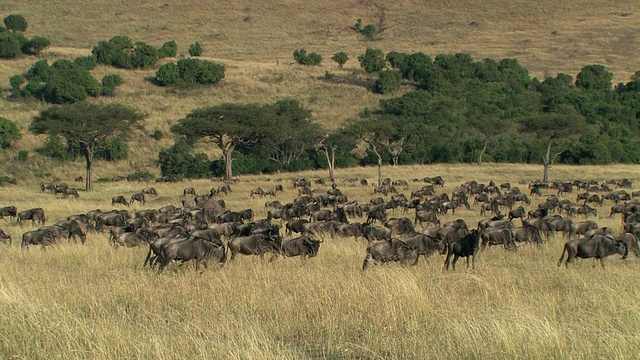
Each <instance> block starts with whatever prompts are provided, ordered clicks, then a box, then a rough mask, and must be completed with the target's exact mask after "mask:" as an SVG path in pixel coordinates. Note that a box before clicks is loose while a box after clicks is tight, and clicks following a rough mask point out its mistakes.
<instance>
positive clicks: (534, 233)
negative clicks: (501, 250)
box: [513, 223, 544, 245]
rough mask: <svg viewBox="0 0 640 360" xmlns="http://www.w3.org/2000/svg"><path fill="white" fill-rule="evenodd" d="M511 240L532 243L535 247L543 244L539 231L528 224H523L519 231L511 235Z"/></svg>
mask: <svg viewBox="0 0 640 360" xmlns="http://www.w3.org/2000/svg"><path fill="white" fill-rule="evenodd" d="M513 240H514V241H516V242H533V243H535V244H536V245H541V244H544V240H543V239H542V236H540V230H539V229H538V228H537V227H535V226H533V225H530V224H528V223H524V224H523V225H522V227H521V228H520V229H517V230H516V231H515V232H514V233H513Z"/></svg>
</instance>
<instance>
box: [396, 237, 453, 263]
mask: <svg viewBox="0 0 640 360" xmlns="http://www.w3.org/2000/svg"><path fill="white" fill-rule="evenodd" d="M400 240H402V241H403V242H404V243H405V244H407V245H409V247H411V248H412V249H413V250H415V251H416V262H417V261H418V259H419V258H420V255H423V256H424V260H425V261H427V258H428V257H429V256H431V254H433V253H435V252H439V253H440V254H444V252H445V250H446V246H445V242H444V241H443V240H441V239H436V238H434V237H432V236H429V235H425V234H416V235H414V236H412V237H408V238H402V239H400Z"/></svg>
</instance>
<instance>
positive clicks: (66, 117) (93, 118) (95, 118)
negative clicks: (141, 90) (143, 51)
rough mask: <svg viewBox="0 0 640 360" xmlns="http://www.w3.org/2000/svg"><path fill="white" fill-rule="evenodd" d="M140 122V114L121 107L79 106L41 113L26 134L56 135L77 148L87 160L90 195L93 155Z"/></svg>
mask: <svg viewBox="0 0 640 360" xmlns="http://www.w3.org/2000/svg"><path fill="white" fill-rule="evenodd" d="M143 118H144V115H143V114H141V113H139V112H137V111H136V110H134V109H131V108H129V107H126V106H124V105H120V104H108V105H102V104H92V103H87V102H79V103H75V104H71V105H66V106H52V107H50V108H47V109H45V110H42V111H41V112H40V114H39V115H37V116H36V117H34V118H33V120H32V122H31V125H30V126H29V131H31V132H32V133H34V134H49V135H59V136H62V137H64V138H65V139H66V140H67V143H77V144H79V145H80V149H81V151H82V153H83V155H84V157H85V160H86V170H87V173H86V178H85V181H86V189H87V191H90V190H91V189H92V188H93V182H92V169H93V162H94V155H95V153H96V151H99V150H100V149H101V148H103V147H105V146H107V144H109V142H108V141H107V140H109V139H112V138H116V137H119V136H125V135H127V134H130V133H131V131H132V130H134V129H136V128H138V127H139V122H140V120H142V119H143Z"/></svg>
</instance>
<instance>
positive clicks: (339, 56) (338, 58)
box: [331, 51, 349, 69]
mask: <svg viewBox="0 0 640 360" xmlns="http://www.w3.org/2000/svg"><path fill="white" fill-rule="evenodd" d="M331 60H333V61H335V62H337V63H338V67H339V68H340V69H342V68H343V67H344V64H345V63H346V62H347V61H349V55H347V53H345V52H344V51H340V52H337V53H335V54H333V56H332V57H331Z"/></svg>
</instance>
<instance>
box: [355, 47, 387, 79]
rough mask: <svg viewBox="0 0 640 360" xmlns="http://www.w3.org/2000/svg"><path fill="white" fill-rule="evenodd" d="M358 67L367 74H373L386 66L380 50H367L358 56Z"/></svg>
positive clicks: (385, 60)
mask: <svg viewBox="0 0 640 360" xmlns="http://www.w3.org/2000/svg"><path fill="white" fill-rule="evenodd" d="M358 61H360V66H361V67H362V68H363V69H364V71H366V72H368V73H375V72H378V71H380V70H382V69H384V68H385V67H386V66H387V59H386V58H385V56H384V52H382V50H380V49H371V48H367V50H366V51H365V53H364V54H362V55H360V56H358Z"/></svg>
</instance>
